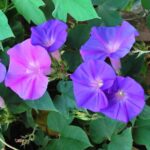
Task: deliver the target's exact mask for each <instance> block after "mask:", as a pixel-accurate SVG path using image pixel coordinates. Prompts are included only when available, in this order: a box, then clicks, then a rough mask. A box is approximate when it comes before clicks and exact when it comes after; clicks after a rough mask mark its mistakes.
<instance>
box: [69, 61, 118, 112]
mask: <svg viewBox="0 0 150 150" xmlns="http://www.w3.org/2000/svg"><path fill="white" fill-rule="evenodd" d="M115 77H116V75H115V73H114V71H113V69H112V68H111V67H110V66H109V65H108V64H106V63H105V62H103V61H99V60H90V61H86V62H84V63H82V64H81V65H80V66H79V67H78V68H77V70H76V71H75V72H74V73H73V74H72V75H71V79H72V80H73V85H74V94H75V98H76V101H77V105H78V107H82V108H87V109H89V110H91V111H94V112H99V111H100V109H101V108H105V107H106V106H107V104H108V101H107V97H106V96H105V94H104V92H103V90H106V89H108V88H110V87H111V86H112V84H113V81H114V79H115Z"/></svg>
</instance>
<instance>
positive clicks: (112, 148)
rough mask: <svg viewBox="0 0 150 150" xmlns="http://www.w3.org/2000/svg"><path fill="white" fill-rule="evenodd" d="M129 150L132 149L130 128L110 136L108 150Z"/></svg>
mask: <svg viewBox="0 0 150 150" xmlns="http://www.w3.org/2000/svg"><path fill="white" fill-rule="evenodd" d="M120 149H121V150H131V149H132V134H131V128H128V129H126V130H125V131H123V133H121V134H119V135H114V136H112V139H111V142H110V144H108V150H120Z"/></svg>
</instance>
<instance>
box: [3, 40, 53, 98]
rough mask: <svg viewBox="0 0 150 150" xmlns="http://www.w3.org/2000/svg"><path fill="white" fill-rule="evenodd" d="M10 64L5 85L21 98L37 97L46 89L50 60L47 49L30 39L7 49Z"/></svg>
mask: <svg viewBox="0 0 150 150" xmlns="http://www.w3.org/2000/svg"><path fill="white" fill-rule="evenodd" d="M8 55H9V56H10V64H9V69H8V73H7V75H6V79H5V85H6V86H8V87H10V88H11V89H12V90H13V91H14V92H16V93H17V94H18V95H19V96H20V97H21V98H22V99H31V100H34V99H38V98H40V97H41V96H42V95H43V94H44V93H45V91H46V88H47V85H48V77H46V75H48V74H49V73H50V65H51V60H50V57H49V54H48V52H47V51H45V49H44V48H42V47H40V46H33V45H32V44H31V41H30V39H28V40H26V41H24V42H22V43H21V44H18V45H16V46H14V47H13V48H11V49H10V50H8Z"/></svg>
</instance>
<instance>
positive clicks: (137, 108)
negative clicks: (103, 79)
mask: <svg viewBox="0 0 150 150" xmlns="http://www.w3.org/2000/svg"><path fill="white" fill-rule="evenodd" d="M107 98H108V102H109V103H108V106H107V107H106V108H105V109H102V110H100V112H102V113H103V114H105V115H106V116H108V117H110V118H112V119H116V120H119V121H123V122H128V121H130V120H131V119H133V118H134V117H136V116H137V115H138V114H139V113H140V112H141V111H142V109H143V107H144V104H145V101H144V90H143V88H142V87H141V86H140V84H138V83H137V82H136V81H135V80H133V79H132V78H130V77H126V78H124V77H117V78H116V80H115V82H114V84H113V86H112V87H111V88H110V89H109V90H108V91H107Z"/></svg>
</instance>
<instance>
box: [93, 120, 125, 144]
mask: <svg viewBox="0 0 150 150" xmlns="http://www.w3.org/2000/svg"><path fill="white" fill-rule="evenodd" d="M124 127H125V124H123V123H121V122H117V121H115V120H111V119H109V118H101V119H97V120H94V121H92V122H91V123H90V136H91V139H92V141H93V142H94V143H97V144H99V143H101V142H103V141H104V140H111V137H112V135H113V134H116V133H118V132H119V131H121V129H123V128H124Z"/></svg>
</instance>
